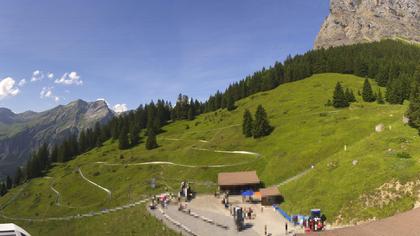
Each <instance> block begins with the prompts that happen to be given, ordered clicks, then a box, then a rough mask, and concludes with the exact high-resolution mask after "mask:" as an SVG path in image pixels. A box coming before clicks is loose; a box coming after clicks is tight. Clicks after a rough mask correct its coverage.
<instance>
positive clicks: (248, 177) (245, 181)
mask: <svg viewBox="0 0 420 236" xmlns="http://www.w3.org/2000/svg"><path fill="white" fill-rule="evenodd" d="M217 182H218V185H219V190H220V191H229V193H231V194H239V193H240V192H241V191H242V190H249V189H252V190H254V191H256V190H258V188H259V187H260V184H261V181H260V179H259V178H258V176H257V172H256V171H241V172H224V173H219V175H218V178H217Z"/></svg>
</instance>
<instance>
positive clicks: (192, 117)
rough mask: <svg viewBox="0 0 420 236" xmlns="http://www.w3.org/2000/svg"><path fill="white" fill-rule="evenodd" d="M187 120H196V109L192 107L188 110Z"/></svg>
mask: <svg viewBox="0 0 420 236" xmlns="http://www.w3.org/2000/svg"><path fill="white" fill-rule="evenodd" d="M187 119H188V120H194V109H193V107H192V106H190V108H188V115H187Z"/></svg>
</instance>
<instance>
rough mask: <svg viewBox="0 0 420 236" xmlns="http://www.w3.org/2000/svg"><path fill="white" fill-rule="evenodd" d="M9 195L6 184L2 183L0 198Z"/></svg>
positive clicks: (0, 185) (0, 184)
mask: <svg viewBox="0 0 420 236" xmlns="http://www.w3.org/2000/svg"><path fill="white" fill-rule="evenodd" d="M6 193H7V188H6V184H4V182H1V183H0V196H4V195H5V194H6Z"/></svg>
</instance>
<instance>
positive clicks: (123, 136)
mask: <svg viewBox="0 0 420 236" xmlns="http://www.w3.org/2000/svg"><path fill="white" fill-rule="evenodd" d="M118 147H119V148H120V149H121V150H124V149H127V148H129V147H130V144H129V142H128V131H127V129H126V128H123V130H121V131H120V136H119V137H118Z"/></svg>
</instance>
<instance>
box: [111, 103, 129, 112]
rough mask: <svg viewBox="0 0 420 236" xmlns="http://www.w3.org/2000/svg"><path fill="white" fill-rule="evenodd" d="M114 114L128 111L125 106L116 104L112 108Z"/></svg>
mask: <svg viewBox="0 0 420 236" xmlns="http://www.w3.org/2000/svg"><path fill="white" fill-rule="evenodd" d="M112 109H113V110H114V111H115V112H116V113H122V112H125V111H128V108H127V104H124V103H123V104H117V105H115V106H114V107H113V108H112Z"/></svg>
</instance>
